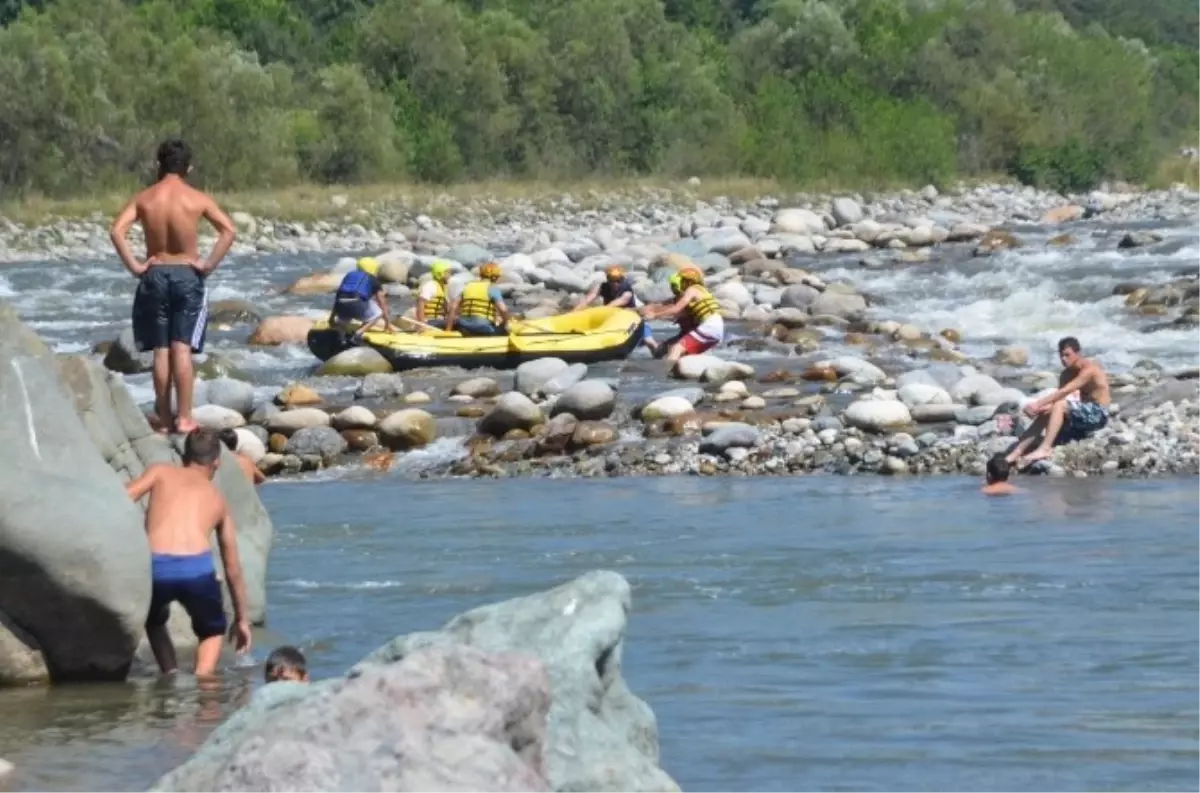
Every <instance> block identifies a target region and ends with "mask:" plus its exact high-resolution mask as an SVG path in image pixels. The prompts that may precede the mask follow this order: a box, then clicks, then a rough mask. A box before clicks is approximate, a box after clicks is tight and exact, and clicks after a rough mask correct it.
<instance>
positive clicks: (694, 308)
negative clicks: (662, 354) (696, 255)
mask: <svg viewBox="0 0 1200 793" xmlns="http://www.w3.org/2000/svg"><path fill="white" fill-rule="evenodd" d="M678 276H679V285H680V287H681V288H682V292H681V293H680V294H679V296H678V298H677V299H676V300H675V302H674V303H671V304H669V305H665V306H645V307H643V308H642V310H641V311H642V316H643V317H644V318H646V319H663V318H672V317H678V318H679V320H680V322H679V324H680V328H681V331H682V332H681V333H680V334H679V335H678V336H676V337H675V338H674V339H672V340H670V341H668V342H667V355H666V359H667V361H669V362H671V363H674V362H675V361H678V360H679V359H680V358H682V357H683V356H685V355H699V354H700V353H703V352H707V351H709V350H711V349H712V348H713V347H716V346H717V345H718V344H720V343H721V341H722V340H723V339H724V338H725V318H724V317H723V316H722V315H721V306H720V304H718V303H717V299H716V298H715V297H713V296H712V293H711V292H709V291H708V289H706V288H705V287H704V275H703V274H701V272H700V271H699V270H697V269H696V268H695V267H685V268H684V269H682V270H680V271H679V273H678Z"/></svg>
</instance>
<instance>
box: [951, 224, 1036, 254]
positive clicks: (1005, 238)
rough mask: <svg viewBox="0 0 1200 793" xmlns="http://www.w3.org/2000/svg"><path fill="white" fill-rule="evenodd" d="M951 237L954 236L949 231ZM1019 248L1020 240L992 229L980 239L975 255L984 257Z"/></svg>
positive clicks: (999, 230)
mask: <svg viewBox="0 0 1200 793" xmlns="http://www.w3.org/2000/svg"><path fill="white" fill-rule="evenodd" d="M951 236H952V237H953V236H954V232H953V230H952V231H951ZM1020 246H1021V243H1020V240H1018V239H1017V238H1016V237H1015V236H1013V235H1012V234H1011V233H1010V232H1007V231H1004V230H1002V229H992V230H991V231H988V232H987V233H985V234H984V235H983V236H982V237H981V238H980V240H979V243H978V244H977V245H976V246H975V255H976V256H986V255H988V254H990V253H999V252H1000V251H1007V250H1012V249H1014V248H1019V247H1020Z"/></svg>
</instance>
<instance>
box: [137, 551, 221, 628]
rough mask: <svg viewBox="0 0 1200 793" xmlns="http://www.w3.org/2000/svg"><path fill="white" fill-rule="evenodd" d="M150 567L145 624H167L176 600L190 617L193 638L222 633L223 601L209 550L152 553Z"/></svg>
mask: <svg viewBox="0 0 1200 793" xmlns="http://www.w3.org/2000/svg"><path fill="white" fill-rule="evenodd" d="M150 571H151V572H150V578H151V590H150V613H149V615H148V616H147V617H146V627H147V628H157V627H161V626H163V625H166V624H167V618H168V617H170V615H171V611H170V606H171V603H172V602H178V603H179V605H181V606H183V610H184V611H186V612H187V615H188V616H189V617H191V620H192V632H193V633H195V634H196V638H198V639H207V638H209V637H211V636H221V635H222V634H224V633H225V628H226V627H227V622H226V619H225V601H224V598H223V596H222V594H221V582H220V581H218V580H217V572H216V569H215V568H214V567H213V558H212V553H211V552H205V553H198V554H193V555H189V556H175V555H172V554H162V553H156V554H151V555H150Z"/></svg>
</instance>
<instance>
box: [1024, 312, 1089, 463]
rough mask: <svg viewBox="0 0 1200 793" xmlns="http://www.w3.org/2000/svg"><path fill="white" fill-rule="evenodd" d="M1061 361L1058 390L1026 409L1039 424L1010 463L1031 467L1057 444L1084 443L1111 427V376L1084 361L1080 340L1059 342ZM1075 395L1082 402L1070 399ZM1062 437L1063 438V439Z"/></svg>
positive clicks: (1028, 431) (1067, 339) (1036, 423)
mask: <svg viewBox="0 0 1200 793" xmlns="http://www.w3.org/2000/svg"><path fill="white" fill-rule="evenodd" d="M1058 358H1059V360H1060V361H1062V365H1063V367H1064V368H1063V371H1062V374H1061V375H1060V376H1059V378H1058V386H1059V387H1058V389H1057V390H1056V391H1054V393H1052V394H1047V395H1046V396H1044V397H1042V398H1041V399H1037V400H1034V401H1033V402H1030V403H1029V404H1028V405H1026V406H1025V413H1026V414H1027V415H1029V416H1031V417H1032V416H1036V417H1037V420H1036V421H1034V422H1033V424H1032V425H1031V426H1030V427H1029V429H1028V430H1026V431H1025V434H1024V435H1022V436H1021V440H1020V441H1019V442H1018V443H1017V445H1016V446H1014V447H1013V449H1012V451H1010V452H1009V453H1008V455H1007V457H1006V458H1005V459H1007V460H1008V462H1009V463H1017V462H1018V460H1019V461H1020V464H1021V465H1028V464H1030V463H1033V462H1036V461H1038V460H1044V459H1046V458H1047V457H1049V456H1050V455H1051V454H1052V448H1053V446H1054V443H1055V441H1062V442H1064V443H1066V442H1068V441H1073V440H1083V439H1084V438H1086V437H1087V436H1089V435H1091V434H1092V433H1093V432H1095V431H1096V430H1099V429H1103V428H1104V427H1105V426H1106V425H1107V424H1108V406H1109V404H1110V403H1111V401H1112V396H1111V395H1110V393H1109V388H1108V375H1107V374H1106V373H1105V371H1104V370H1103V369H1102V368H1100V364H1098V363H1096V362H1095V361H1093V360H1090V359H1088V358H1084V357H1083V355H1082V354H1081V353H1080V348H1079V340H1078V339H1076V338H1074V337H1072V336H1067V337H1066V338H1064V339H1060V340H1059V342H1058ZM1076 391H1078V392H1079V399H1078V400H1076V399H1073V398H1070V399H1069V397H1071V396H1072V395H1073V394H1074V393H1075V392H1076ZM1039 435H1041V437H1042V441H1041V443H1040V444H1038V447H1037V448H1036V449H1034V450H1033V451H1032V452H1030V453H1029V454H1028V455H1025V457H1023V458H1022V456H1021V455H1023V454H1025V450H1026V449H1028V448H1029V447H1030V446H1032V445H1033V443H1034V441H1036V440H1037V438H1038V436H1039ZM1060 435H1061V437H1060Z"/></svg>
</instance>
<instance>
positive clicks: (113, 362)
mask: <svg viewBox="0 0 1200 793" xmlns="http://www.w3.org/2000/svg"><path fill="white" fill-rule="evenodd" d="M104 365H105V366H106V367H108V368H109V369H111V370H112V371H114V372H120V373H121V374H141V373H142V372H148V371H150V370H151V369H153V368H154V353H153V352H152V351H146V352H139V351H138V348H137V345H136V344H135V343H134V341H133V328H125V330H123V331H121V333H120V334H119V335H118V336H117V338H116V339H115V340H113V343H112V344H111V345H109V348H108V352H106V353H105V354H104Z"/></svg>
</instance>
